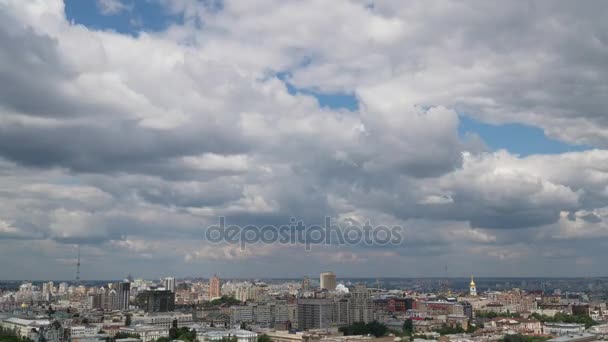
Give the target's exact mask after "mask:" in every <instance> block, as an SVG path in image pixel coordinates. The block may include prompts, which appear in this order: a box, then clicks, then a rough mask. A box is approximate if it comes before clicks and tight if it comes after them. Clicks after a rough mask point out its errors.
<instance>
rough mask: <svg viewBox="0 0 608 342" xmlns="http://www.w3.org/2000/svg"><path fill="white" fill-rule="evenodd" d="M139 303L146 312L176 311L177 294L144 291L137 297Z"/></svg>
mask: <svg viewBox="0 0 608 342" xmlns="http://www.w3.org/2000/svg"><path fill="white" fill-rule="evenodd" d="M137 303H138V305H139V307H140V308H141V309H143V310H144V311H145V312H169V311H175V293H173V292H171V291H167V290H164V291H154V290H147V291H142V292H140V293H139V294H138V295H137Z"/></svg>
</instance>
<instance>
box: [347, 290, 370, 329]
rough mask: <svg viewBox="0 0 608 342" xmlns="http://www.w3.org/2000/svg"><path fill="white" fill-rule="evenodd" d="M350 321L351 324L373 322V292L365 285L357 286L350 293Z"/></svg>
mask: <svg viewBox="0 0 608 342" xmlns="http://www.w3.org/2000/svg"><path fill="white" fill-rule="evenodd" d="M350 320H351V323H354V322H365V323H369V322H371V321H373V301H372V298H371V291H370V290H369V289H368V288H367V287H366V286H365V285H355V288H354V289H353V290H352V291H350Z"/></svg>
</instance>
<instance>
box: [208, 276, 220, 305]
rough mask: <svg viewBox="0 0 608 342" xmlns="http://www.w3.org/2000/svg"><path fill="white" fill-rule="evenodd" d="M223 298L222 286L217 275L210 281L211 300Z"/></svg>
mask: <svg viewBox="0 0 608 342" xmlns="http://www.w3.org/2000/svg"><path fill="white" fill-rule="evenodd" d="M221 296H222V292H221V286H220V278H218V276H217V275H214V276H213V277H212V278H211V279H209V300H212V299H214V298H219V297H221Z"/></svg>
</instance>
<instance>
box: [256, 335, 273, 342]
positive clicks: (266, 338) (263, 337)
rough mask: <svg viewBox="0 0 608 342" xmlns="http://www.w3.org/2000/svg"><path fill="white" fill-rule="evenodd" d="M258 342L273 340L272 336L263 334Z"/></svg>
mask: <svg viewBox="0 0 608 342" xmlns="http://www.w3.org/2000/svg"><path fill="white" fill-rule="evenodd" d="M258 342H271V340H270V336H268V335H266V334H263V335H260V336H258Z"/></svg>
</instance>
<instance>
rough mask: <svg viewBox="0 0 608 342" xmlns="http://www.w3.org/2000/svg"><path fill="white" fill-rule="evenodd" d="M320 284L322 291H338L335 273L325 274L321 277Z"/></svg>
mask: <svg viewBox="0 0 608 342" xmlns="http://www.w3.org/2000/svg"><path fill="white" fill-rule="evenodd" d="M319 283H320V286H321V289H323V290H327V291H335V290H336V275H335V274H334V272H323V273H321V275H320V276H319Z"/></svg>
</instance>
